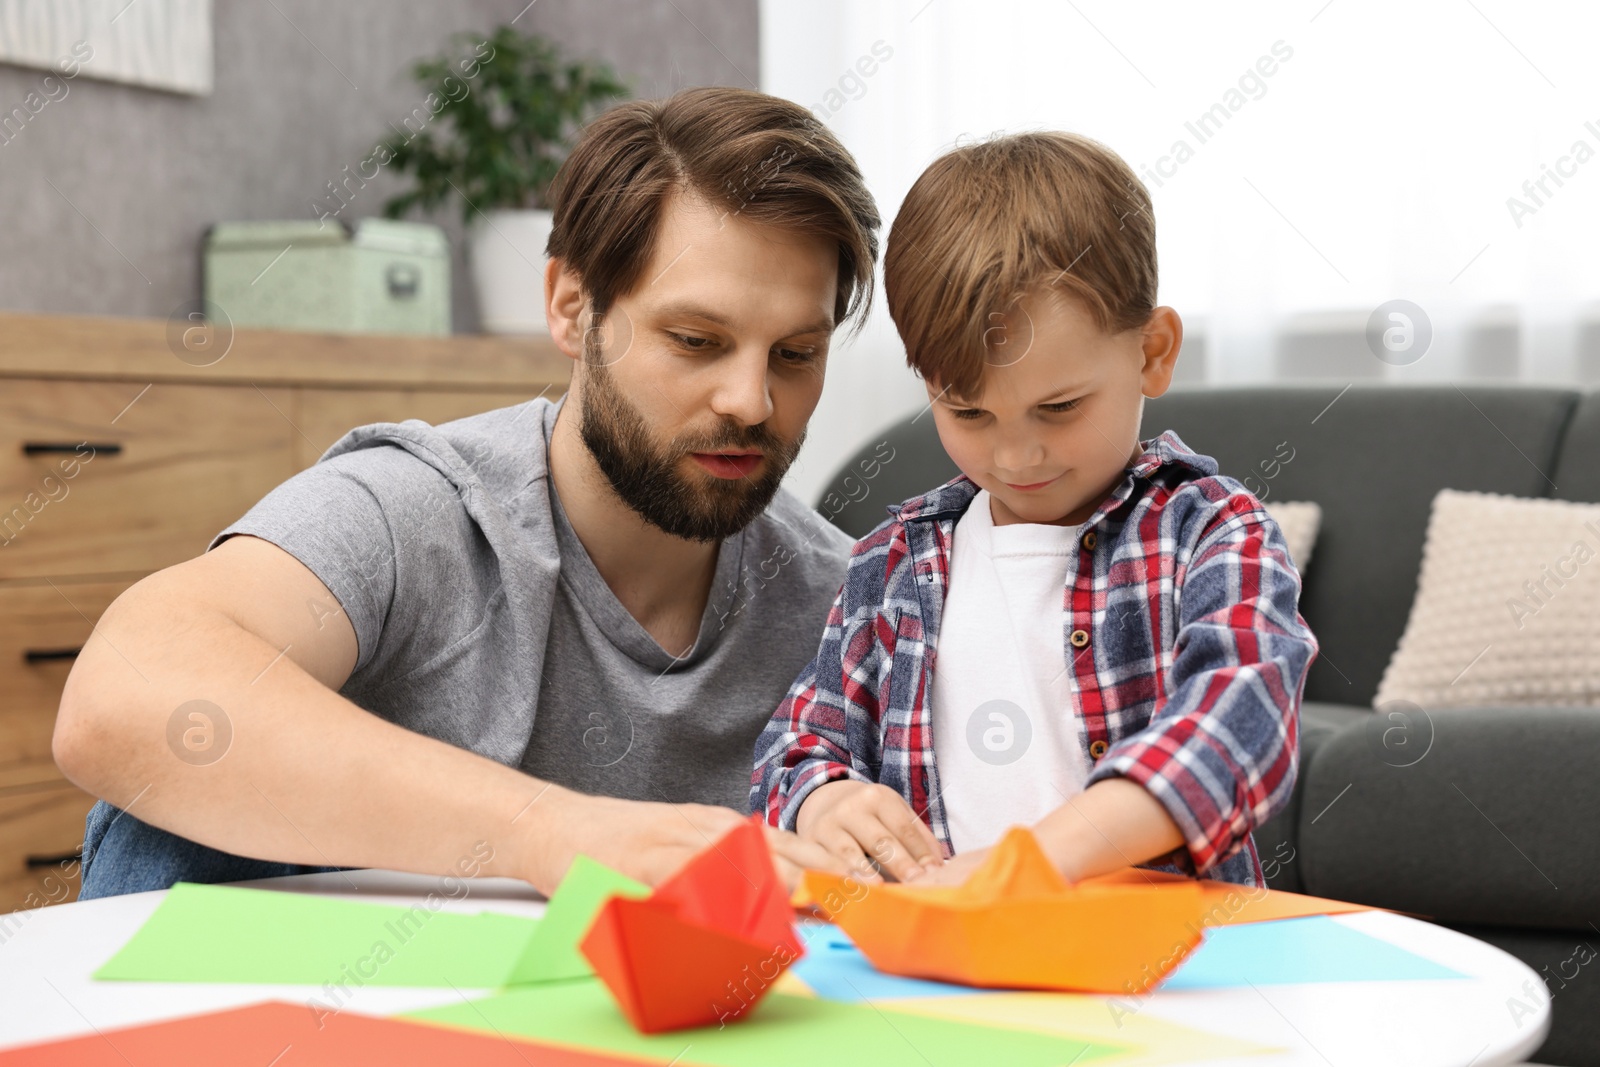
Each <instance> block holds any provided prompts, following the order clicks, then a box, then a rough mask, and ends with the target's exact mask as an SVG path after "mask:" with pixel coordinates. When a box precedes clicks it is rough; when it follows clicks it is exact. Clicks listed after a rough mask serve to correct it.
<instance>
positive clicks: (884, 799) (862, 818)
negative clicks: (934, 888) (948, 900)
mask: <svg viewBox="0 0 1600 1067" xmlns="http://www.w3.org/2000/svg"><path fill="white" fill-rule="evenodd" d="M795 828H796V829H797V830H799V832H800V836H801V837H802V838H804V839H806V840H807V841H814V842H816V843H817V844H819V845H821V846H822V847H823V848H824V849H826V850H827V851H828V852H830V853H832V854H833V856H834V857H835V859H836V860H837V861H838V862H840V863H843V864H844V867H845V869H846V870H847V871H850V872H852V873H854V874H856V875H857V876H858V877H860V878H861V879H862V880H863V881H869V882H877V881H882V879H881V877H880V876H879V875H878V873H877V870H876V869H875V868H874V866H873V863H874V861H875V862H876V863H877V866H878V867H880V868H882V869H883V870H885V871H888V872H889V874H890V875H892V876H893V877H894V878H895V879H897V880H898V881H901V882H912V881H916V880H917V879H918V878H921V877H923V875H924V874H925V873H926V872H927V870H928V869H930V868H935V867H938V866H939V865H940V864H941V863H942V862H944V855H943V850H942V849H941V848H940V847H939V840H938V838H936V837H934V836H933V831H932V830H929V829H928V827H927V826H926V824H924V823H923V821H922V820H921V819H919V818H917V814H916V812H914V811H912V810H911V805H909V804H907V803H906V802H905V799H904V798H903V797H901V796H900V794H899V793H896V792H895V791H894V790H893V789H890V788H889V787H888V786H886V785H876V784H873V783H870V782H858V781H856V780H854V779H849V778H841V779H839V780H837V781H833V782H829V783H828V784H826V785H821V786H818V787H817V788H816V789H815V790H813V791H812V793H811V795H810V796H808V797H806V799H805V803H803V804H801V805H800V816H799V818H798V819H797V820H796V823H795ZM869 857H870V859H869Z"/></svg>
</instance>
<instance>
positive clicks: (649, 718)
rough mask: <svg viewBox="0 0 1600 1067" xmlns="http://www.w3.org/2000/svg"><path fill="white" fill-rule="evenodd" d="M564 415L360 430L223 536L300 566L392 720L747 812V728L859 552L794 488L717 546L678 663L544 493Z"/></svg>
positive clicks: (757, 723)
mask: <svg viewBox="0 0 1600 1067" xmlns="http://www.w3.org/2000/svg"><path fill="white" fill-rule="evenodd" d="M560 407H561V403H560V402H557V403H550V402H549V401H545V400H533V401H529V402H528V403H526V404H519V405H516V406H514V407H509V408H501V409H499V410H496V411H491V412H486V413H485V414H482V415H474V416H471V417H469V418H465V419H458V420H456V421H455V422H449V423H444V424H442V425H440V426H437V427H434V426H429V425H428V424H426V423H423V422H420V421H417V420H409V421H407V422H404V423H377V424H374V425H371V426H363V427H358V428H357V429H355V430H352V431H350V433H348V434H346V435H345V436H344V437H343V438H341V439H340V440H339V441H338V442H336V443H335V444H334V445H333V446H332V447H331V448H329V449H328V451H327V452H326V453H324V454H323V456H322V458H321V459H320V460H319V461H318V462H317V463H316V464H315V465H314V466H312V467H310V468H308V469H306V470H304V471H301V472H300V473H299V474H296V475H295V476H294V477H292V478H290V479H289V480H288V481H287V482H285V483H283V484H282V485H280V486H278V487H277V488H276V489H274V490H273V491H272V492H271V493H269V494H267V496H266V497H264V498H263V499H262V500H261V501H260V503H258V504H256V505H255V507H253V508H251V509H250V511H249V512H247V513H246V514H245V515H244V517H243V518H241V519H240V520H239V521H238V522H236V523H234V524H233V525H231V526H229V527H228V528H227V529H225V530H223V531H222V532H221V533H219V534H218V535H217V536H216V537H215V538H214V539H213V540H212V542H211V544H212V546H215V545H216V544H218V543H220V542H221V541H223V540H224V539H226V538H227V537H229V536H231V535H233V534H240V533H243V534H252V535H254V536H256V537H260V538H263V539H265V540H267V541H270V542H272V543H273V544H276V545H278V546H279V547H281V548H283V549H284V550H285V551H287V552H288V553H289V554H290V555H292V556H294V557H295V558H296V559H298V560H300V562H302V563H303V564H305V565H306V567H307V568H309V569H310V570H311V571H312V573H314V574H315V575H316V576H317V577H318V579H320V580H321V581H322V583H323V584H324V585H326V586H327V587H328V589H329V591H330V592H332V593H333V595H334V597H335V598H337V600H338V602H339V603H338V606H337V608H335V607H334V606H332V605H318V604H314V603H313V604H307V605H306V610H307V611H308V612H309V613H310V614H311V615H312V617H314V618H324V617H326V616H327V615H328V614H330V613H331V612H333V611H335V610H338V609H342V610H343V611H344V613H345V615H346V616H347V617H348V618H349V620H350V623H351V626H352V627H353V628H354V630H355V634H356V640H357V644H358V653H357V658H356V666H355V671H354V673H352V674H351V676H350V678H349V680H348V681H347V682H346V683H345V685H344V686H343V687H342V688H341V689H340V692H341V693H342V694H343V695H344V696H346V697H348V698H349V699H350V700H352V701H353V702H355V703H356V704H358V705H360V706H361V707H363V708H365V709H367V710H368V711H371V712H373V713H374V714H377V715H379V716H381V717H382V718H384V719H387V720H389V721H390V722H393V723H396V724H397V725H400V726H403V727H406V728H407V729H411V730H414V731H417V732H419V733H423V734H427V735H429V736H431V737H435V738H438V739H439V740H442V741H446V742H449V743H450V744H454V745H457V746H459V747H462V748H466V749H470V750H471V751H474V752H477V753H478V754H480V755H483V756H486V757H488V758H489V759H493V760H495V761H496V762H499V763H503V764H506V765H508V766H513V767H521V768H522V769H524V770H526V771H528V772H529V773H531V774H536V775H538V776H539V777H541V778H545V779H547V780H550V781H554V782H557V783H559V784H561V785H566V786H570V787H571V788H574V789H578V790H581V791H583V792H589V793H603V794H607V795H611V796H621V797H630V798H636V799H651V800H668V801H697V802H701V803H709V804H722V805H726V806H729V807H734V808H737V809H738V810H741V811H743V810H745V809H746V807H747V805H748V798H749V783H750V771H751V767H752V765H753V753H754V747H755V741H756V737H757V735H758V734H759V733H760V732H761V728H762V727H763V726H764V725H766V722H767V720H768V719H769V718H770V717H771V714H772V712H773V710H774V709H776V707H777V705H778V703H779V702H780V701H781V700H782V699H783V695H784V693H785V692H786V691H787V689H788V687H789V684H790V683H791V682H792V681H793V680H794V678H795V676H796V675H797V674H798V673H799V672H800V669H801V668H802V667H804V666H805V664H806V662H807V661H808V660H809V659H810V658H811V657H812V656H813V655H814V654H815V652H816V649H817V644H818V641H819V639H820V637H821V634H822V628H823V625H824V623H825V621H826V619H827V613H828V608H829V606H830V605H831V603H832V601H833V598H834V595H835V594H836V593H837V591H838V588H839V583H840V582H841V581H842V580H843V578H844V570H845V564H846V561H847V558H848V554H849V549H850V539H849V538H848V537H847V536H846V535H845V534H843V533H842V532H840V531H839V530H838V529H836V528H835V527H833V526H832V525H830V524H829V523H828V522H827V521H826V520H824V519H823V518H822V517H821V516H820V515H818V514H817V513H816V512H815V511H813V510H812V509H810V508H807V507H806V506H805V505H803V504H801V503H800V502H799V501H798V500H797V499H795V498H794V497H793V496H792V495H790V494H788V493H786V492H783V491H780V492H779V493H778V495H777V496H776V497H775V498H774V499H773V502H772V504H771V505H769V507H768V508H767V510H766V511H765V512H764V513H763V514H762V515H761V516H759V517H758V518H757V519H756V520H755V521H754V522H752V523H751V524H750V525H749V526H747V527H746V528H745V529H744V530H742V531H740V532H739V533H736V534H734V535H733V536H731V537H729V538H727V539H726V540H724V541H723V542H722V543H721V544H720V545H719V546H718V558H717V568H716V575H715V578H714V579H713V583H712V588H711V593H710V597H709V599H708V602H707V604H706V609H705V613H704V615H703V617H702V619H701V625H700V632H699V635H698V638H697V640H696V641H695V644H694V645H693V647H692V648H690V649H689V650H688V651H687V652H686V653H685V654H684V655H683V656H682V657H681V658H679V659H676V660H675V659H674V657H673V656H672V655H670V654H669V653H667V652H666V651H665V650H663V649H662V648H661V647H660V646H659V645H658V644H656V642H655V641H654V639H653V638H651V637H650V635H649V634H648V633H647V632H646V631H645V630H644V628H643V627H642V626H640V625H639V623H638V622H637V621H636V620H635V619H634V618H633V617H632V616H630V615H629V614H628V613H627V611H626V609H624V608H623V607H622V605H621V603H620V602H619V601H618V600H617V599H616V597H615V595H614V594H612V592H611V590H610V588H609V587H607V586H606V584H605V582H604V580H603V579H601V577H600V575H599V572H598V571H597V570H596V569H595V567H594V564H593V562H592V561H591V560H590V559H589V557H588V554H587V553H586V552H584V551H583V546H582V543H581V542H580V541H579V540H578V538H577V536H576V534H575V532H574V531H573V530H572V528H571V526H570V525H569V524H567V523H566V521H565V515H564V513H563V512H561V511H560V505H559V502H557V501H556V500H555V498H554V494H553V492H552V486H551V483H550V479H549V469H548V466H547V462H546V457H547V454H548V441H549V435H550V432H551V429H552V428H553V427H554V425H555V419H556V415H557V413H558V411H559V410H560Z"/></svg>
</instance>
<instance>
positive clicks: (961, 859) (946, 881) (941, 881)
mask: <svg viewBox="0 0 1600 1067" xmlns="http://www.w3.org/2000/svg"><path fill="white" fill-rule="evenodd" d="M988 858H989V850H988V849H986V848H980V849H977V850H975V851H972V852H963V853H961V854H960V855H958V856H952V857H951V858H950V859H948V860H946V861H945V862H944V866H942V867H935V868H933V869H931V870H929V871H928V873H927V876H926V877H925V878H924V879H923V880H922V881H921V882H919V883H918V884H919V885H925V886H952V887H953V886H958V885H961V884H962V883H963V882H965V881H966V880H967V879H968V878H970V877H972V872H973V871H976V870H977V869H978V868H979V867H981V866H983V861H984V860H986V859H988Z"/></svg>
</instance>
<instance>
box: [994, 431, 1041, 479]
mask: <svg viewBox="0 0 1600 1067" xmlns="http://www.w3.org/2000/svg"><path fill="white" fill-rule="evenodd" d="M1044 457H1045V452H1044V445H1043V444H1041V443H1040V442H1039V440H1038V438H1036V437H1033V436H1031V435H1028V434H1013V435H1005V436H1002V437H1001V439H1000V440H999V441H998V442H997V443H996V444H995V449H994V465H995V473H997V474H999V475H1001V476H1002V477H1005V478H1006V480H1007V481H1011V482H1016V483H1025V482H1027V480H1028V479H1027V478H1025V477H1022V476H1023V475H1026V474H1027V473H1028V472H1030V471H1033V472H1037V471H1038V470H1039V469H1040V467H1041V466H1043V464H1044ZM1009 475H1016V476H1017V477H1015V478H1012V477H1008V476H1009Z"/></svg>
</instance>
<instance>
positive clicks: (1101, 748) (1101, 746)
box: [1089, 741, 1111, 759]
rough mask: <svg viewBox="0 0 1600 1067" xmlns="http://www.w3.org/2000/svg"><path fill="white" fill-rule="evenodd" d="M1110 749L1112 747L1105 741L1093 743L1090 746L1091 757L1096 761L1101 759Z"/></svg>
mask: <svg viewBox="0 0 1600 1067" xmlns="http://www.w3.org/2000/svg"><path fill="white" fill-rule="evenodd" d="M1110 747H1111V746H1110V745H1108V744H1106V743H1105V742H1104V741H1094V742H1091V743H1090V745H1089V755H1090V756H1091V757H1093V758H1094V759H1099V758H1100V757H1101V756H1104V755H1105V754H1106V749H1108V748H1110Z"/></svg>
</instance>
